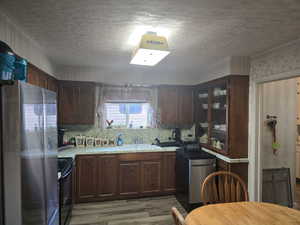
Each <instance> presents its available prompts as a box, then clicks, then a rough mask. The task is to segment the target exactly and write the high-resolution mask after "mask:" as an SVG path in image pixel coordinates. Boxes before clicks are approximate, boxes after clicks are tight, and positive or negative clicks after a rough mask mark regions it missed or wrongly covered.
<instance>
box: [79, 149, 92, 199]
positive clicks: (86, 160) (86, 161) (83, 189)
mask: <svg viewBox="0 0 300 225" xmlns="http://www.w3.org/2000/svg"><path fill="white" fill-rule="evenodd" d="M76 177H77V179H76V183H77V188H76V192H77V201H79V202H80V201H84V200H85V199H91V198H95V197H96V191H97V190H96V185H97V182H96V181H97V157H95V156H93V155H91V156H87V155H85V156H78V157H77V158H76Z"/></svg>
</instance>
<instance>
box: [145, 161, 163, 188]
mask: <svg viewBox="0 0 300 225" xmlns="http://www.w3.org/2000/svg"><path fill="white" fill-rule="evenodd" d="M160 191H161V161H160V160H157V161H143V162H141V193H142V194H150V193H157V192H160Z"/></svg>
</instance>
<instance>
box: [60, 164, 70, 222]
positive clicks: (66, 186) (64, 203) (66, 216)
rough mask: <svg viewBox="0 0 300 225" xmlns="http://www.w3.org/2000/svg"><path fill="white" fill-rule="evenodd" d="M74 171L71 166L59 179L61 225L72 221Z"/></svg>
mask: <svg viewBox="0 0 300 225" xmlns="http://www.w3.org/2000/svg"><path fill="white" fill-rule="evenodd" d="M72 171H73V167H70V168H69V169H68V171H66V172H65V173H64V175H63V176H62V177H61V179H60V180H59V182H60V225H67V224H69V222H70V218H71V213H72V208H73V200H72V197H73V196H72V190H73V189H72V176H73V174H72Z"/></svg>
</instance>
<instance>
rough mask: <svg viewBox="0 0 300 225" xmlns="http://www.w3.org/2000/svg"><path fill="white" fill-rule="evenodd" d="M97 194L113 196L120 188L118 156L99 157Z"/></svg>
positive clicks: (99, 195)
mask: <svg viewBox="0 0 300 225" xmlns="http://www.w3.org/2000/svg"><path fill="white" fill-rule="evenodd" d="M97 164H98V165H97V166H98V167H97V175H98V178H97V196H98V197H103V198H105V197H113V196H116V195H117V189H118V183H117V182H118V158H117V156H116V155H104V156H100V157H97Z"/></svg>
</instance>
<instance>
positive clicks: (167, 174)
mask: <svg viewBox="0 0 300 225" xmlns="http://www.w3.org/2000/svg"><path fill="white" fill-rule="evenodd" d="M175 162H176V153H175V152H168V153H165V154H164V155H163V191H165V192H170V193H172V192H175V190H176V183H175V181H176V180H175V179H176V175H175Z"/></svg>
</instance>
